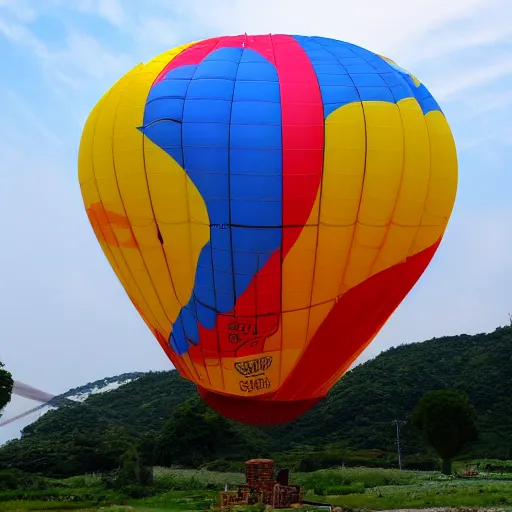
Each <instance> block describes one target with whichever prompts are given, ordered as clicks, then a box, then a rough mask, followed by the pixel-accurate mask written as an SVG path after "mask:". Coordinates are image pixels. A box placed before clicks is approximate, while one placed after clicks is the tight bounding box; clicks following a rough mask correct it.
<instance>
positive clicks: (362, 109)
mask: <svg viewBox="0 0 512 512" xmlns="http://www.w3.org/2000/svg"><path fill="white" fill-rule="evenodd" d="M318 44H320V46H322V47H323V48H325V49H326V50H327V51H328V52H329V53H330V54H331V55H332V56H333V57H334V58H335V59H336V60H337V61H338V64H339V65H340V66H341V67H342V68H343V69H344V70H345V71H346V72H347V76H348V77H349V79H350V81H351V82H352V83H353V84H354V88H355V90H356V93H357V96H358V97H359V103H360V104H361V111H362V113H363V122H364V144H365V148H364V167H363V179H362V183H361V194H360V195H359V203H358V205H357V213H356V218H355V221H354V233H353V234H352V238H351V240H350V246H349V248H348V254H347V262H346V264H345V269H344V270H343V274H342V275H341V283H340V287H341V286H342V285H343V282H344V280H345V276H346V275H347V269H348V267H349V265H350V255H351V253H352V247H353V246H354V239H355V237H356V232H357V224H358V219H359V212H360V210H361V202H362V200H363V192H364V182H365V180H366V162H367V159H368V133H367V131H366V113H365V110H364V103H363V100H362V99H361V94H360V92H359V89H358V87H357V85H356V84H355V82H354V79H353V78H352V75H351V74H350V73H349V72H348V71H347V68H346V67H345V66H344V65H343V64H342V63H341V61H340V60H339V59H338V57H336V55H335V54H334V53H333V52H331V51H330V50H329V49H328V48H326V47H325V46H324V45H322V43H321V42H319V43H318ZM350 51H352V53H354V55H356V56H357V57H358V55H357V54H356V53H355V52H354V51H353V50H352V49H351V48H350ZM339 296H340V295H339V288H338V294H337V296H336V299H337V298H338V297H339Z"/></svg>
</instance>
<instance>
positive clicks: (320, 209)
mask: <svg viewBox="0 0 512 512" xmlns="http://www.w3.org/2000/svg"><path fill="white" fill-rule="evenodd" d="M311 42H312V43H314V44H316V45H317V46H320V48H323V47H322V46H321V45H319V44H318V43H317V42H316V41H315V40H314V39H312V40H311ZM306 44H307V43H306ZM323 49H324V48H323ZM324 50H325V49H324ZM308 59H309V60H310V62H311V67H312V68H313V72H314V74H315V77H316V82H317V85H318V92H319V94H320V98H321V101H322V119H323V132H324V137H323V138H324V140H323V150H322V176H321V178H320V184H319V187H318V192H317V194H318V221H317V229H316V242H315V257H314V261H313V273H312V276H311V291H310V295H309V309H308V322H307V325H306V340H305V342H306V343H305V345H306V346H307V344H308V340H310V339H312V337H313V336H311V338H310V337H309V326H310V323H311V314H312V309H313V292H314V288H315V275H316V263H317V257H318V241H319V240H320V219H321V214H322V191H323V182H324V171H325V142H326V122H325V105H324V99H323V95H322V88H321V87H320V80H319V79H318V75H317V73H316V70H315V66H314V65H313V61H312V60H311V58H310V57H308ZM304 348H305V347H304Z"/></svg>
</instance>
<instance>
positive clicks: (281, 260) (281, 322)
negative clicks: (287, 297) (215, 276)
mask: <svg viewBox="0 0 512 512" xmlns="http://www.w3.org/2000/svg"><path fill="white" fill-rule="evenodd" d="M268 37H269V40H270V45H271V46H272V54H273V56H274V68H275V70H276V75H277V85H278V87H279V105H280V107H281V112H280V114H281V243H280V245H279V265H280V271H279V276H280V278H279V311H278V321H279V324H278V329H279V326H280V328H281V329H280V331H281V332H280V336H279V354H281V357H280V358H279V373H278V379H277V381H278V383H279V385H281V376H282V371H283V370H282V367H283V336H284V318H283V317H284V315H283V279H284V276H283V263H284V253H283V240H284V230H285V229H286V227H285V226H284V143H283V102H282V98H281V82H280V80H279V70H278V64H277V57H276V51H275V47H274V40H273V39H272V33H270V34H269V35H268ZM264 349H265V342H263V347H262V351H264Z"/></svg>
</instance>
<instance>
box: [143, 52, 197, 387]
mask: <svg viewBox="0 0 512 512" xmlns="http://www.w3.org/2000/svg"><path fill="white" fill-rule="evenodd" d="M186 49H188V48H185V49H183V50H182V51H181V52H179V53H177V54H176V55H175V56H174V57H173V58H172V59H171V61H169V62H167V64H165V65H164V69H165V67H166V66H167V65H168V64H169V63H170V62H172V60H174V59H175V58H176V57H178V55H181V54H182V53H183V52H184V51H185V50H186ZM160 74H161V72H160V73H159V75H157V78H155V80H154V81H153V84H152V85H151V87H150V89H149V91H148V95H149V92H150V91H151V89H152V88H153V87H154V85H155V82H156V80H157V79H158V77H159V76H160ZM189 85H190V80H189ZM187 88H188V86H187ZM185 94H186V93H185ZM146 102H147V97H146ZM183 105H185V98H184V99H183ZM183 108H184V107H183ZM182 114H183V111H182ZM182 119H183V115H182ZM157 122H158V121H157ZM182 127H183V123H181V124H180V137H181V140H182V142H183V136H182V134H181V130H182ZM143 137H144V139H143V140H144V141H145V135H143ZM144 147H145V145H144ZM181 151H182V160H184V156H183V144H181ZM171 158H172V157H171ZM144 170H145V171H146V158H145V151H144ZM183 172H184V173H185V172H186V171H185V165H184V162H183ZM146 185H147V187H148V195H149V201H150V204H151V210H152V211H153V218H154V219H155V222H156V225H157V229H158V233H161V232H160V227H159V226H158V221H157V219H156V215H155V213H154V210H153V202H152V201H151V195H150V194H149V181H148V179H147V173H146ZM185 191H186V192H187V211H188V191H187V179H186V177H185ZM187 224H188V234H189V245H190V244H191V241H190V213H189V215H188V223H187ZM162 240H163V236H162ZM160 247H161V248H162V251H163V253H164V257H165V261H166V264H167V271H168V273H169V277H170V279H171V282H172V283H173V288H174V293H175V295H176V301H177V302H178V304H179V305H180V311H182V310H183V308H184V307H185V305H184V304H181V302H180V300H179V299H178V293H177V292H176V288H175V287H174V281H173V279H172V275H171V269H170V267H169V263H168V261H167V257H166V255H165V250H164V248H163V246H162V244H160ZM179 317H180V312H178V316H177V317H176V319H175V320H174V322H171V332H170V334H169V335H168V336H167V339H166V343H167V344H168V345H169V346H170V348H171V350H172V351H173V353H174V354H176V357H178V358H179V359H181V361H183V364H184V366H186V367H187V368H188V365H187V364H186V362H185V361H184V360H183V357H182V355H181V354H178V353H177V352H176V351H175V350H173V349H172V346H171V343H170V339H171V337H172V335H173V331H174V324H175V323H176V320H177V319H178V318H179ZM169 321H170V319H169ZM180 322H181V325H182V327H183V332H185V325H184V324H183V319H182V318H180ZM185 341H186V340H185ZM190 362H191V363H192V368H191V369H192V370H193V371H194V372H195V374H196V377H197V379H198V381H200V380H201V376H200V375H199V372H198V371H197V368H196V365H195V362H194V360H193V359H192V358H190Z"/></svg>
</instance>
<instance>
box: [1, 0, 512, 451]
mask: <svg viewBox="0 0 512 512" xmlns="http://www.w3.org/2000/svg"><path fill="white" fill-rule="evenodd" d="M510 19H512V2H511V1H510V0H449V1H448V0H414V1H410V2H405V1H404V0H387V1H386V2H382V1H381V0H357V1H356V2H354V1H350V2H348V1H346V0H314V1H312V0H258V1H249V0H215V1H212V0H172V1H169V0H145V1H144V2H142V1H140V0H124V1H123V0H73V1H72V2H71V1H69V0H33V1H30V0H0V119H1V121H2V125H1V128H0V130H1V136H0V236H1V238H0V240H1V251H0V312H1V313H0V361H3V362H4V363H5V365H6V368H7V369H8V370H9V371H11V372H12V374H13V376H14V378H15V379H17V380H20V381H23V382H26V383H27V384H30V385H32V386H35V387H38V388H41V389H43V390H45V391H47V392H50V393H54V394H58V393H61V392H64V391H66V390H68V389H69V388H71V387H75V386H78V385H81V384H84V383H86V382H90V381H93V380H96V379H100V378H103V377H106V376H112V375H116V374H119V373H123V372H130V371H147V370H165V369H169V368H171V366H170V363H169V362H168V360H167V358H166V357H165V355H164V354H163V352H162V351H161V349H160V347H159V346H158V344H157V342H156V340H154V338H153V337H152V335H151V334H150V332H149V331H148V329H147V327H146V326H145V324H144V323H143V322H142V320H141V319H140V317H139V316H138V314H137V313H136V311H135V309H134V308H133V306H132V304H131V303H130V301H129V299H128V298H127V296H126V294H125V292H124V290H123V288H122V287H121V285H120V284H119V282H118V281H117V278H116V277H115V275H114V273H113V271H112V270H111V268H110V267H109V265H108V262H107V261H106V259H105V257H104V255H103V253H102V251H101V249H100V247H99V245H98V243H97V241H96V239H95V237H94V234H93V232H92V229H91V227H90V225H89V222H88V220H87V217H86V214H85V211H84V207H83V202H82V198H81V194H80V189H79V185H78V178H77V152H78V145H79V141H80V135H81V131H82V128H83V125H84V122H85V120H86V117H87V115H88V114H89V112H90V110H91V109H92V108H93V106H94V104H95V103H96V102H97V101H98V99H99V98H100V96H101V95H102V94H103V93H104V92H105V91H107V90H108V89H109V88H110V87H111V86H112V85H113V84H114V83H115V82H116V81H117V80H118V79H119V78H120V77H121V76H122V75H123V74H125V73H126V72H127V71H129V70H130V69H131V68H132V67H133V66H135V65H136V64H138V63H140V62H147V61H148V60H150V59H151V58H152V57H154V56H155V55H157V54H159V53H161V52H162V51H165V50H167V49H168V48H172V47H174V46H178V45H180V44H183V43H187V42H190V41H195V40H198V39H204V38H208V37H214V36H218V35H234V34H240V33H244V32H247V33H249V34H251V33H252V34H264V33H269V32H272V33H292V34H302V35H317V36H325V37H332V38H335V39H340V40H344V41H349V42H352V43H355V44H358V45H360V46H363V47H365V48H367V49H369V50H372V51H375V52H376V53H380V54H384V55H386V56H387V57H389V58H391V59H393V60H394V61H396V62H397V63H398V64H399V65H401V66H402V67H405V68H406V69H408V70H410V71H411V72H412V73H413V74H414V75H416V76H417V77H418V78H419V79H420V80H421V81H422V82H423V83H424V84H425V85H426V86H427V88H428V89H429V90H430V91H431V93H432V94H433V96H434V97H435V98H436V100H437V101H438V102H439V103H440V105H441V108H442V109H443V111H444V113H445V115H446V116H447V118H448V121H449V122H450V124H451V127H452V130H453V133H454V137H455V141H456V144H457V148H458V158H459V188H458V194H457V200H456V206H455V209H454V212H453V215H452V218H451V221H450V223H449V226H448V229H447V231H446V234H445V239H444V241H443V243H442V244H441V247H440V249H439V250H438V252H437V254H436V256H435V258H434V260H433V262H432V264H431V265H430V266H429V267H428V269H427V271H426V272H425V273H424V275H423V277H422V278H421V279H420V281H419V282H418V284H417V285H416V287H415V288H414V289H413V290H412V291H411V293H410V294H409V295H408V297H407V298H406V299H405V300H404V302H403V303H402V305H401V306H400V307H399V309H398V310H397V311H396V313H395V314H394V315H393V316H392V317H391V319H390V320H389V322H388V323H387V324H386V326H385V327H384V328H383V330H382V331H381V333H380V334H379V335H378V337H377V338H376V339H375V341H374V342H373V343H372V345H370V347H369V348H368V349H367V350H366V352H365V353H364V354H363V356H362V357H361V358H360V360H359V361H363V360H366V359H368V358H371V357H374V356H376V355H377V354H378V353H379V352H381V351H382V350H385V349H387V348H389V347H391V346H396V345H399V344H402V343H410V342H418V341H423V340H425V339H430V338H433V337H440V336H443V335H455V334H461V333H469V334H473V333H479V332H489V331H492V330H494V329H495V328H496V327H497V326H500V325H504V324H507V323H508V322H509V318H508V313H509V312H512V272H511V270H512V258H511V257H510V256H509V252H510V249H511V248H512V229H510V226H509V224H510V221H511V220H512V201H510V200H509V198H510V190H512V175H511V174H510V172H509V165H510V159H511V150H512V116H511V115H510V112H511V109H512V25H511V24H510ZM419 364H421V363H419ZM34 405H35V403H34V402H29V401H27V400H24V399H18V398H15V399H13V401H12V403H11V404H9V405H8V406H7V408H6V410H5V411H4V413H5V418H7V417H9V416H11V415H14V414H16V413H18V412H22V411H24V410H25V409H28V408H30V407H32V406H34ZM24 424H25V423H23V422H18V423H15V424H13V425H11V426H9V427H4V428H3V429H2V430H1V431H0V443H2V442H3V441H5V440H7V439H9V438H12V437H14V436H17V435H18V434H19V430H20V429H21V428H22V427H23V426H24Z"/></svg>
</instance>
